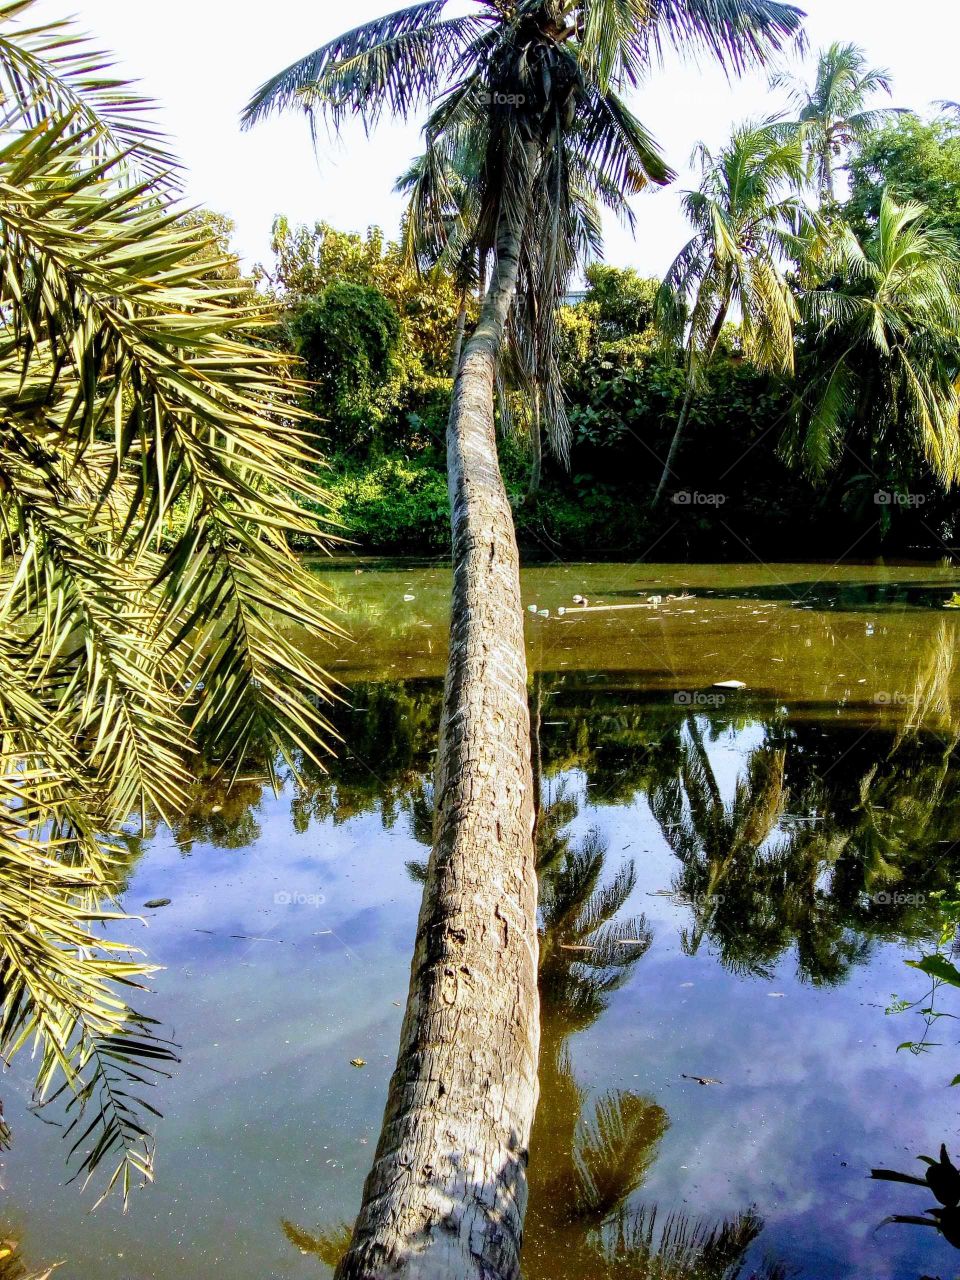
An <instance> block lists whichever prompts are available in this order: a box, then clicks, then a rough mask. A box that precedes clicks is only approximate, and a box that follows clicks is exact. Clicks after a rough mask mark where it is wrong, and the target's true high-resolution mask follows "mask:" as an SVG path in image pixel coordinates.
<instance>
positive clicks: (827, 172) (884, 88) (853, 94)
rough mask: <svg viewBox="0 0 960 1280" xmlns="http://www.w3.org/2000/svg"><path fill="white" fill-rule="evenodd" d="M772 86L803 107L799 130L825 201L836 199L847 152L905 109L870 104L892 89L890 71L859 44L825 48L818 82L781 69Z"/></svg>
mask: <svg viewBox="0 0 960 1280" xmlns="http://www.w3.org/2000/svg"><path fill="white" fill-rule="evenodd" d="M770 87H771V88H772V89H786V90H787V92H788V97H789V100H790V103H791V105H792V106H793V107H794V108H795V109H796V111H797V121H796V125H797V132H798V135H799V136H800V137H801V138H802V139H803V144H804V148H805V150H806V154H807V159H808V164H809V169H808V172H809V175H810V177H811V178H812V179H813V181H814V182H816V184H817V190H818V191H819V193H820V199H821V202H822V203H824V204H826V203H828V202H829V203H831V204H832V203H833V202H834V200H835V199H836V192H835V182H834V174H835V168H836V165H837V163H838V161H839V159H840V158H841V157H842V156H843V154H844V152H845V151H847V150H848V148H849V147H851V146H852V145H854V144H856V143H857V142H859V141H860V140H861V139H862V138H865V137H866V136H867V134H869V133H872V132H873V130H874V129H877V128H879V127H880V126H881V125H882V124H883V123H884V121H885V120H886V119H887V118H888V117H889V116H890V115H891V114H893V113H894V112H896V111H898V110H900V108H896V107H879V108H878V107H874V108H868V107H867V106H866V104H867V102H868V101H869V99H870V98H871V97H872V96H873V95H874V94H877V93H885V94H887V95H888V96H889V94H890V93H891V92H892V84H891V79H890V72H889V71H887V70H886V69H884V68H879V67H868V66H867V55H866V53H865V52H864V50H863V49H861V48H860V47H859V46H858V45H855V44H841V43H839V42H836V41H835V42H834V43H833V44H832V45H830V47H829V48H828V49H821V51H820V53H819V56H818V58H817V69H816V72H815V74H814V79H813V84H807V83H805V82H804V81H802V80H798V79H797V78H796V77H795V76H792V75H790V74H789V73H787V72H780V73H778V74H777V75H775V76H773V77H772V78H771V81H770Z"/></svg>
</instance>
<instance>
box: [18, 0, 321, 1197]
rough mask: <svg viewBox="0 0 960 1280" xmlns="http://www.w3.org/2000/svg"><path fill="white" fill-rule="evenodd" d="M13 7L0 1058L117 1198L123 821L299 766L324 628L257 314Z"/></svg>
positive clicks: (138, 152) (131, 1093) (157, 165)
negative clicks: (115, 902) (32, 1065)
mask: <svg viewBox="0 0 960 1280" xmlns="http://www.w3.org/2000/svg"><path fill="white" fill-rule="evenodd" d="M29 7H30V5H29V4H28V3H23V2H22V0H21V2H18V3H14V4H7V5H5V6H3V7H2V8H0V85H2V89H3V107H2V115H3V126H4V144H3V150H2V152H0V311H2V326H0V406H2V415H3V429H2V431H0V882H2V885H3V893H2V895H0V993H2V1006H0V1054H2V1056H3V1057H4V1059H5V1060H6V1059H8V1058H9V1057H10V1056H11V1055H12V1054H13V1053H15V1052H16V1051H17V1050H19V1049H20V1048H21V1047H22V1046H23V1045H24V1044H26V1043H28V1042H31V1043H33V1044H34V1045H35V1046H36V1048H37V1051H38V1052H37V1062H38V1068H37V1082H36V1090H37V1094H38V1099H39V1100H40V1101H44V1100H49V1099H50V1098H51V1097H52V1096H54V1095H56V1094H58V1093H60V1092H63V1091H66V1093H67V1095H71V1094H72V1098H73V1102H72V1106H71V1110H70V1119H71V1121H72V1123H70V1125H69V1126H68V1129H67V1132H68V1134H69V1141H70V1143H71V1148H72V1151H73V1153H74V1154H75V1155H76V1157H77V1159H78V1160H79V1162H80V1168H79V1172H80V1173H81V1175H82V1176H83V1177H84V1179H87V1178H88V1177H89V1176H90V1175H91V1174H92V1173H93V1172H94V1171H95V1170H96V1168H97V1166H98V1165H99V1164H100V1163H101V1161H103V1160H105V1159H115V1160H116V1164H115V1167H114V1169H113V1172H112V1174H111V1176H110V1179H109V1186H114V1185H119V1186H121V1187H122V1189H123V1192H124V1194H126V1192H127V1191H128V1189H129V1187H130V1184H131V1179H132V1178H133V1177H138V1178H143V1179H148V1178H150V1176H151V1174H152V1139H151V1137H150V1134H149V1132H148V1129H147V1128H146V1121H145V1120H144V1118H143V1117H142V1112H141V1107H140V1104H139V1103H138V1101H137V1099H138V1096H139V1093H140V1092H141V1086H142V1084H143V1083H144V1080H145V1075H149V1073H150V1069H151V1065H152V1066H154V1067H159V1068H161V1069H162V1068H163V1067H164V1065H165V1064H168V1063H170V1062H172V1061H173V1060H174V1058H175V1055H174V1051H173V1048H172V1047H171V1046H169V1045H166V1044H164V1043H162V1042H161V1040H160V1039H158V1038H157V1037H156V1036H155V1035H154V1034H153V1032H152V1030H151V1024H150V1020H149V1019H146V1018H143V1017H140V1016H138V1015H137V1014H135V1013H134V1012H132V1010H131V1009H130V1008H129V1007H128V1005H127V1003H126V1000H125V999H124V998H123V992H124V991H130V990H132V989H135V988H137V987H138V986H140V985H142V983H143V981H144V978H145V976H146V975H147V974H148V973H149V972H150V968H149V966H147V965H145V964H144V963H143V961H142V960H140V959H138V958H137V957H136V956H134V955H131V953H130V951H129V948H126V947H121V946H120V945H118V944H116V943H113V942H111V941H110V940H109V936H108V935H107V934H106V933H105V932H104V931H103V929H102V928H101V926H102V925H103V924H106V925H107V926H109V923H110V921H111V920H113V919H115V918H116V913H115V912H112V911H111V910H110V909H109V902H108V900H109V898H110V896H111V893H112V891H113V890H114V888H115V885H116V882H117V878H118V877H117V869H118V864H120V863H121V862H122V857H123V854H122V845H123V841H124V838H125V835H126V829H125V828H126V824H127V823H128V821H129V820H130V818H131V815H132V814H133V813H134V812H135V811H137V810H139V812H140V815H141V821H142V820H143V817H144V816H145V814H146V812H147V811H150V812H158V813H160V814H162V815H164V816H167V817H170V818H173V817H175V816H176V814H177V813H178V812H179V811H180V810H181V809H182V807H183V805H184V803H185V801H186V798H187V784H188V779H189V767H188V763H187V762H188V759H189V757H190V756H191V755H195V753H196V751H197V749H198V747H199V745H200V744H201V742H203V743H205V744H208V745H209V746H210V748H211V749H212V750H215V751H217V752H218V753H219V755H220V758H221V760H222V762H224V763H225V764H227V765H228V766H229V764H230V760H231V758H233V759H239V758H241V757H242V756H243V755H259V756H262V757H263V758H264V761H265V764H266V766H267V767H268V768H270V769H273V768H274V767H275V763H276V758H277V754H278V752H285V753H286V754H287V755H289V756H292V754H293V752H294V751H295V750H309V751H312V752H313V753H314V754H316V755H318V756H319V755H320V754H321V752H320V747H319V745H318V744H319V741H320V739H321V738H322V736H323V730H324V721H323V718H322V715H321V714H320V712H319V710H318V695H320V697H322V695H323V692H324V690H325V688H326V686H325V682H324V677H323V674H322V672H321V671H320V670H319V668H318V667H317V666H316V665H315V663H314V662H313V661H312V660H311V659H310V658H308V657H307V656H306V655H305V654H304V653H303V652H302V651H301V650H300V649H299V647H298V646H297V644H296V642H295V641H294V640H292V639H291V638H290V636H289V634H288V632H287V630H286V629H285V628H283V626H282V624H283V623H284V621H294V622H297V623H301V624H303V623H305V624H306V626H307V627H308V628H310V629H312V628H316V629H317V630H318V631H320V632H322V633H325V634H328V635H329V634H330V632H331V630H332V628H331V626H330V624H329V623H327V622H326V620H325V617H324V597H323V595H322V593H321V592H320V591H319V590H318V588H317V586H316V584H315V582H313V581H312V580H311V577H310V575H309V574H308V573H307V572H305V571H304V570H303V569H302V568H301V567H300V566H299V564H298V562H297V560H296V558H295V557H294V556H293V554H292V553H291V552H290V551H289V550H288V548H287V541H286V539H287V535H288V534H289V533H291V532H298V533H302V534H303V535H305V536H308V537H309V536H312V535H314V534H315V533H316V527H315V525H314V523H313V522H312V521H311V520H309V519H308V518H307V517H306V516H305V515H304V514H303V513H302V512H301V509H300V506H299V505H298V499H299V498H300V497H303V498H306V497H308V496H309V497H315V496H316V490H315V486H314V477H313V466H314V462H315V459H314V457H313V455H312V453H311V452H310V449H309V448H308V446H307V444H306V436H305V434H304V432H303V428H302V426H301V425H300V424H299V422H298V419H299V417H300V413H299V411H298V409H297V408H296V395H297V386H296V384H295V383H294V382H293V381H292V380H291V377H290V370H289V367H288V363H287V361H286V360H285V358H283V357H281V356H279V355H277V354H275V353H274V352H273V351H272V350H271V349H270V348H269V347H267V346H266V345H265V344H264V342H263V338H264V336H265V334H266V332H267V330H268V328H269V326H271V325H272V324H274V323H275V322H276V317H275V316H274V315H273V314H272V313H269V312H267V311H264V310H263V308H262V307H261V306H260V305H259V304H257V305H251V304H250V303H249V302H240V301H239V300H237V298H236V297H231V295H230V289H229V287H228V286H225V285H224V282H223V280H222V279H220V278H218V277H217V275H216V274H215V273H216V270H217V268H218V267H219V266H222V265H223V262H222V255H221V254H219V253H216V252H210V251H209V250H210V243H209V240H210V236H209V232H208V231H206V230H203V229H197V228H195V227H192V226H190V225H189V224H185V223H183V222H182V221H181V220H180V214H181V212H182V211H181V210H180V209H179V207H178V205H177V203H176V187H175V183H174V181H173V176H172V171H171V169H172V167H171V163H170V162H169V161H168V159H167V157H166V153H165V151H164V148H163V146H162V143H161V140H160V139H159V138H158V135H157V134H156V132H155V130H153V129H152V127H151V126H150V125H149V123H148V122H147V121H146V119H145V118H144V117H143V116H142V115H141V114H140V112H141V108H142V107H143V106H144V104H143V103H142V102H141V101H140V100H139V99H137V98H136V96H135V95H133V94H132V93H131V91H130V90H129V88H128V86H126V85H125V84H123V82H121V81H118V80H116V78H115V77H114V76H113V75H112V74H111V72H110V70H109V64H108V63H106V62H105V60H104V56H103V55H102V54H100V53H97V52H96V51H93V50H91V49H90V48H89V47H88V46H87V44H86V42H85V41H83V40H80V39H79V38H78V37H77V36H75V35H74V34H73V32H72V31H71V30H70V29H69V28H68V27H66V26H65V25H64V24H53V25H49V26H40V27H34V28H23V27H20V26H18V25H17V24H18V20H19V19H21V18H22V17H23V16H24V14H25V12H26V11H27V9H28V8H29ZM144 1105H146V1104H144ZM148 1109H149V1108H148ZM90 1111H92V1113H93V1114H92V1115H91V1114H90Z"/></svg>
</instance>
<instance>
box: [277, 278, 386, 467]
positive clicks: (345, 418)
mask: <svg viewBox="0 0 960 1280" xmlns="http://www.w3.org/2000/svg"><path fill="white" fill-rule="evenodd" d="M288 327H289V331H290V334H291V336H292V338H293V344H294V350H295V351H296V353H297V354H298V355H299V356H300V358H301V359H302V360H303V361H304V364H305V365H306V370H307V374H308V376H309V377H310V380H311V382H313V383H314V386H315V389H314V392H313V396H312V401H313V406H314V408H315V409H316V412H317V413H318V414H319V415H320V417H321V418H323V419H325V420H326V423H327V425H326V426H325V431H326V433H327V434H328V436H330V437H331V438H332V439H334V440H335V441H336V442H337V444H338V445H339V446H340V447H341V448H346V449H348V450H349V449H355V448H356V447H357V446H358V445H369V443H370V441H371V438H372V437H373V436H375V435H376V433H377V432H378V429H379V428H380V426H381V425H382V422H383V419H384V418H385V417H386V416H387V414H388V413H389V411H390V409H391V408H393V407H394V403H393V402H394V401H395V399H396V393H397V388H396V386H395V385H394V386H390V385H389V383H390V382H391V381H395V378H394V377H393V375H395V374H396V372H397V364H398V361H397V352H398V349H399V346H400V335H401V324H400V317H399V315H398V314H397V310H396V307H394V305H393V303H392V302H390V301H389V300H388V299H387V298H385V297H384V296H383V294H382V293H380V292H379V290H377V289H372V288H370V287H369V286H367V285H361V284H346V283H338V284H330V285H328V286H327V287H326V289H324V291H323V293H321V294H320V295H319V297H316V298H311V299H310V300H309V301H307V302H304V303H303V304H302V305H301V306H300V307H298V308H297V310H296V311H295V312H294V313H293V315H292V316H291V318H290V321H289V325H288Z"/></svg>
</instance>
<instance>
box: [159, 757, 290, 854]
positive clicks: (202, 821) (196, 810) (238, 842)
mask: <svg viewBox="0 0 960 1280" xmlns="http://www.w3.org/2000/svg"><path fill="white" fill-rule="evenodd" d="M268 781H269V780H268V779H267V778H266V777H263V778H250V777H244V776H242V775H241V776H240V777H239V778H237V779H236V781H233V780H232V778H231V775H230V773H229V772H228V771H225V770H219V771H211V772H202V773H201V775H200V777H199V778H198V779H197V780H196V781H195V782H194V783H193V785H192V787H191V788H190V792H189V799H188V801H187V804H186V806H185V808H184V810H183V812H182V813H181V814H179V815H178V817H177V819H176V821H175V822H174V825H173V834H174V838H175V839H176V841H177V844H178V845H179V846H180V848H181V849H183V850H184V852H186V853H189V852H190V851H191V849H192V847H193V845H194V844H198V843H199V844H209V845H213V846H214V848H216V849H244V848H246V847H247V846H248V845H251V844H254V843H255V842H256V841H257V840H259V839H260V824H259V823H258V822H257V818H256V812H257V810H258V809H259V808H260V800H261V797H262V795H263V788H264V785H265V784H266V783H267V782H268Z"/></svg>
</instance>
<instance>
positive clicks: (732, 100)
mask: <svg viewBox="0 0 960 1280" xmlns="http://www.w3.org/2000/svg"><path fill="white" fill-rule="evenodd" d="M464 2H465V0H457V3H458V7H462V6H463V3H464ZM797 3H799V4H800V5H801V7H802V8H804V9H805V10H806V13H807V21H806V32H807V38H808V41H809V44H810V46H811V49H813V50H815V49H817V48H818V47H821V46H823V45H826V44H829V43H830V42H831V41H833V40H843V41H849V40H852V41H855V42H856V43H858V44H860V45H862V46H863V47H864V48H865V49H866V51H867V54H868V56H869V58H870V60H871V64H872V65H874V66H883V67H887V68H889V69H890V70H891V71H892V73H893V76H894V82H895V83H894V95H893V98H892V99H891V101H892V102H893V103H894V104H895V105H897V106H909V107H913V108H915V109H917V110H925V109H927V107H928V106H929V104H930V103H931V102H933V101H935V100H937V99H950V100H954V99H960V71H958V70H957V57H956V49H957V44H958V37H960V4H958V3H957V0H913V3H912V4H911V5H904V4H903V2H902V0H806V3H804V0H797ZM399 5H400V0H394V2H393V3H392V2H391V0H347V2H346V3H335V0H271V3H269V4H264V3H263V0H164V2H163V4H155V3H147V0H37V3H36V5H35V8H34V10H33V11H32V14H35V15H37V16H39V17H41V18H44V19H46V18H53V19H55V18H61V17H64V16H65V15H66V14H67V13H70V12H72V13H74V14H75V15H76V18H77V21H78V24H79V26H80V27H81V28H82V29H83V30H85V31H88V32H90V33H91V34H92V35H94V36H95V37H96V38H97V42H98V45H99V47H101V48H104V49H109V50H111V51H112V52H113V53H114V54H115V56H116V58H117V61H118V64H119V65H120V67H121V69H122V70H123V72H124V73H125V74H129V75H131V76H133V77H135V78H137V79H139V80H140V82H141V84H142V88H143V90H144V91H145V92H146V93H148V94H149V95H150V96H152V97H153V98H155V99H156V100H157V102H158V103H159V104H160V112H159V118H160V120H161V122H162V124H163V126H164V127H165V128H166V130H167V131H168V132H169V133H170V134H171V135H172V138H173V142H174V146H175V148H176V150H177V152H178V154H179V155H180V156H181V157H182V159H183V160H184V162H185V164H186V168H187V181H186V194H187V197H188V199H189V200H190V202H191V203H197V204H204V205H206V206H207V207H209V208H212V209H216V210H218V211H219V212H221V213H226V214H228V215H229V216H230V217H231V218H233V219H234V221H235V222H236V228H237V229H236V235H235V238H234V248H235V250H236V251H238V252H239V253H240V255H241V257H242V258H243V259H244V261H245V263H246V265H247V266H248V267H249V266H252V265H253V263H254V262H257V261H268V260H269V245H270V226H271V223H272V221H273V218H274V216H275V215H276V214H278V213H284V214H286V215H287V216H288V217H289V218H290V219H291V221H294V222H301V221H302V222H313V221H316V220H323V221H326V222H330V223H332V224H333V225H334V226H336V227H339V228H341V229H343V230H348V231H363V230H364V229H365V228H366V227H368V226H370V225H378V226H381V227H383V228H384V229H385V230H386V231H387V233H388V234H392V233H394V232H395V231H396V228H397V226H398V224H399V219H400V212H401V203H400V200H399V198H398V197H397V196H396V195H394V194H393V192H392V187H393V183H394V180H395V178H396V176H397V175H398V174H399V173H400V172H401V171H402V170H403V168H404V167H405V165H406V162H407V161H408V160H409V158H410V157H411V156H413V155H415V154H416V153H417V152H418V151H419V150H420V142H419V125H418V123H416V122H411V123H409V124H402V123H394V122H385V123H384V124H382V125H381V126H380V127H379V129H378V130H377V132H376V133H375V134H374V135H373V136H372V137H370V138H367V137H366V136H365V135H364V133H363V130H362V129H361V128H360V127H358V126H354V125H352V124H351V126H350V127H349V128H348V129H347V130H346V131H345V133H344V135H343V137H342V138H341V139H339V140H338V139H330V140H326V139H324V138H321V144H320V146H319V148H318V151H317V153H316V154H315V153H314V149H313V146H312V143H311V139H310V134H309V129H308V126H307V123H306V120H305V119H304V118H303V117H302V116H299V115H290V116H287V117H281V118H279V119H272V120H269V121H267V122H266V123H263V124H260V125H258V126H257V127H256V128H255V129H254V130H252V131H250V132H247V133H241V131H240V127H239V115H240V111H241V109H242V108H243V106H244V104H245V103H246V102H247V100H248V99H249V98H250V96H251V94H252V93H253V91H254V90H255V89H256V88H257V87H258V86H259V85H260V84H261V83H262V82H263V81H264V80H265V79H267V78H268V77H269V76H271V75H273V74H274V73H275V72H276V71H278V70H280V69H281V68H283V67H285V66H287V65H288V64H289V63H291V62H293V61H295V60H296V59H297V58H299V57H302V56H303V55H304V54H306V53H309V52H311V51H312V50H313V49H315V48H317V46H319V45H321V44H323V43H324V42H325V41H327V40H329V39H330V38H331V37H333V36H335V35H337V34H338V33H339V32H341V31H342V30H344V29H345V28H347V27H351V26H355V25H357V24H358V23H361V22H364V21H366V20H368V19H370V18H374V17H378V16H380V15H382V14H384V13H387V12H389V11H390V10H391V9H392V8H395V7H399ZM809 61H810V59H809V57H808V59H807V68H806V69H809ZM791 69H792V70H794V71H797V72H803V70H804V67H803V66H802V64H799V63H796V62H795V61H794V63H793V64H792V65H791ZM878 105H879V104H878ZM631 106H632V107H633V109H634V111H635V112H636V113H637V114H638V116H639V117H640V118H641V120H642V121H643V122H644V124H646V125H647V127H648V128H649V129H650V130H651V131H652V132H653V134H654V136H655V137H656V138H657V140H658V141H659V143H660V144H661V147H662V148H663V150H664V152H665V154H666V156H667V158H668V160H669V161H670V163H671V164H672V166H673V167H674V168H675V169H676V170H677V171H678V180H677V182H676V184H674V186H673V187H671V188H668V189H665V190H661V191H656V192H652V193H644V194H642V195H640V196H637V197H636V198H635V201H634V210H635V213H636V216H637V225H636V232H635V235H631V233H630V232H629V231H628V230H627V229H626V228H624V227H621V226H620V225H618V224H617V223H616V222H615V221H611V222H610V223H609V224H608V225H607V227H606V253H605V256H606V259H607V261H609V262H612V263H614V264H615V265H618V266H635V267H637V268H638V269H639V270H641V271H642V272H643V273H644V274H660V273H662V271H663V270H664V269H665V268H666V267H667V266H668V265H669V263H670V262H671V261H672V259H673V257H674V255H675V253H676V252H677V250H678V249H679V248H680V247H681V245H682V244H683V242H684V240H685V238H686V236H685V223H684V219H683V215H682V213H681V210H680V195H679V193H680V191H681V190H682V189H683V188H684V187H686V186H692V185H695V179H694V175H693V174H692V173H691V172H690V170H689V168H688V161H689V157H690V153H691V151H692V149H693V146H694V144H695V143H696V142H697V141H699V140H701V139H702V140H703V141H705V142H706V143H707V144H708V145H709V146H711V147H716V146H718V145H720V144H722V143H723V142H724V141H725V139H726V138H727V137H728V135H729V132H730V128H731V126H732V125H733V124H734V123H736V122H738V121H740V120H743V119H747V118H759V117H764V116H767V115H770V114H772V113H773V112H774V111H776V110H778V109H780V107H781V106H782V96H781V97H778V95H774V94H771V93H770V91H769V89H768V87H767V75H766V73H765V72H756V73H753V74H751V75H749V76H746V77H744V78H743V79H741V80H738V81H733V82H728V81H727V79H726V78H725V76H724V74H723V73H722V72H721V71H719V70H718V69H717V68H716V67H714V66H711V65H709V63H707V62H704V63H703V65H701V66H699V67H698V66H695V65H690V64H689V63H688V64H681V63H678V62H676V61H674V62H671V63H670V64H669V65H667V66H666V67H664V68H663V69H662V70H658V71H655V72H653V73H652V74H651V76H650V79H649V82H648V83H647V84H646V85H644V86H643V88H642V89H641V90H640V91H639V92H638V93H637V94H636V95H635V96H634V98H633V99H632V100H631Z"/></svg>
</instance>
